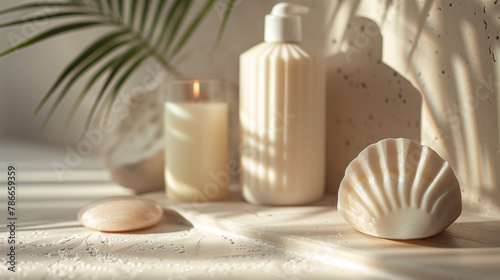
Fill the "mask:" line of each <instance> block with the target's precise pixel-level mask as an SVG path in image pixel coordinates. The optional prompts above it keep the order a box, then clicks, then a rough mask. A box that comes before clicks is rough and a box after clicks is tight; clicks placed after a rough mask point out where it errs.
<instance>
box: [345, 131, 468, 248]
mask: <svg viewBox="0 0 500 280" xmlns="http://www.w3.org/2000/svg"><path fill="white" fill-rule="evenodd" d="M337 208H338V211H339V213H340V215H341V216H342V217H343V218H344V219H345V220H346V221H347V222H348V223H349V224H351V226H353V227H354V228H355V229H357V230H358V231H361V232H363V233H365V234H369V235H373V236H377V237H382V238H388V239H416V238H424V237H428V236H432V235H435V234H437V233H439V232H441V231H443V230H445V229H446V228H447V227H448V226H449V225H451V224H452V223H453V222H454V221H455V220H456V219H457V218H458V217H459V216H460V213H461V212H462V200H461V194H460V186H459V183H458V180H457V178H456V176H455V174H454V173H453V170H452V168H451V166H450V165H449V163H448V162H447V161H445V160H444V159H443V158H441V157H440V156H439V155H438V154H437V153H436V152H435V151H434V150H432V149H431V148H429V147H427V146H423V145H420V144H418V143H417V142H415V141H412V140H409V139H402V138H398V139H385V140H381V141H380V142H378V143H375V144H372V145H370V146H368V147H366V148H365V149H364V150H363V151H361V153H360V154H359V155H358V157H357V158H355V159H354V160H353V161H351V163H350V164H349V166H347V169H346V171H345V175H344V178H343V179H342V182H341V183H340V188H339V193H338V203H337Z"/></svg>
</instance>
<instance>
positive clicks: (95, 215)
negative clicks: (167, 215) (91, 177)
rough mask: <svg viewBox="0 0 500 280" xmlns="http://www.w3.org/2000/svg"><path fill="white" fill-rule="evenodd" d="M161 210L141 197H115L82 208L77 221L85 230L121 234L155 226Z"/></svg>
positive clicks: (155, 203) (154, 203)
mask: <svg viewBox="0 0 500 280" xmlns="http://www.w3.org/2000/svg"><path fill="white" fill-rule="evenodd" d="M162 216H163V209H162V208H161V206H160V205H159V204H158V203H157V202H156V201H154V200H152V199H150V198H146V197H142V196H116V197H109V198H104V199H99V200H96V201H93V202H91V203H89V204H88V205H86V206H84V207H83V208H82V209H81V210H80V212H79V213H78V221H79V222H80V223H81V224H82V225H84V226H85V227H87V228H90V229H94V230H99V231H107V232H123V231H132V230H139V229H143V228H147V227H150V226H153V225H155V224H157V223H158V222H159V221H160V220H161V218H162Z"/></svg>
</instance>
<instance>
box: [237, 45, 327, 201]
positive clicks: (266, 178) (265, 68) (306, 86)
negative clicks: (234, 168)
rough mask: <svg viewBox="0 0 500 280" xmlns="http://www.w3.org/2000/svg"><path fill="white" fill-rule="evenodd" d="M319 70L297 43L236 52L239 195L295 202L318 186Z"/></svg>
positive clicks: (316, 193) (317, 191) (319, 190)
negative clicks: (238, 88)
mask: <svg viewBox="0 0 500 280" xmlns="http://www.w3.org/2000/svg"><path fill="white" fill-rule="evenodd" d="M325 106H326V105H325V72H324V65H323V61H322V60H321V59H319V58H318V57H316V56H314V55H312V53H311V52H309V51H307V50H306V49H305V48H304V47H303V46H302V45H300V44H295V43H261V44H259V45H257V46H255V47H253V48H251V49H250V50H248V51H246V52H245V53H243V54H242V55H241V57H240V109H239V110H240V129H241V130H240V133H241V135H240V139H241V142H240V143H241V144H240V147H239V148H240V154H241V167H242V171H241V173H240V176H241V177H240V178H241V185H242V192H243V196H244V198H245V199H246V200H247V201H248V202H251V203H255V204H269V205H297V204H305V203H309V202H313V201H315V200H318V199H319V198H320V197H321V196H322V195H323V191H324V177H325V176H324V169H325V168H324V161H325V160H324V157H325Z"/></svg>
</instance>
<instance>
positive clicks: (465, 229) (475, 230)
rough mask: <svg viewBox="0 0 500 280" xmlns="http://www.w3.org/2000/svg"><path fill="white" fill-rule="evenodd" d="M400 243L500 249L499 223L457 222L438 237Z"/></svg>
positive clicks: (436, 246)
mask: <svg viewBox="0 0 500 280" xmlns="http://www.w3.org/2000/svg"><path fill="white" fill-rule="evenodd" d="M400 242H402V243H406V244H412V245H417V246H422V247H435V248H500V221H479V222H458V223H454V224H453V225H451V226H450V227H449V228H448V229H447V230H445V231H444V232H442V233H440V234H438V235H435V236H431V237H428V238H424V239H418V240H409V241H400Z"/></svg>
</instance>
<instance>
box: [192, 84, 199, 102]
mask: <svg viewBox="0 0 500 280" xmlns="http://www.w3.org/2000/svg"><path fill="white" fill-rule="evenodd" d="M193 95H194V98H195V99H198V98H200V82H199V81H198V80H196V81H194V83H193Z"/></svg>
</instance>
